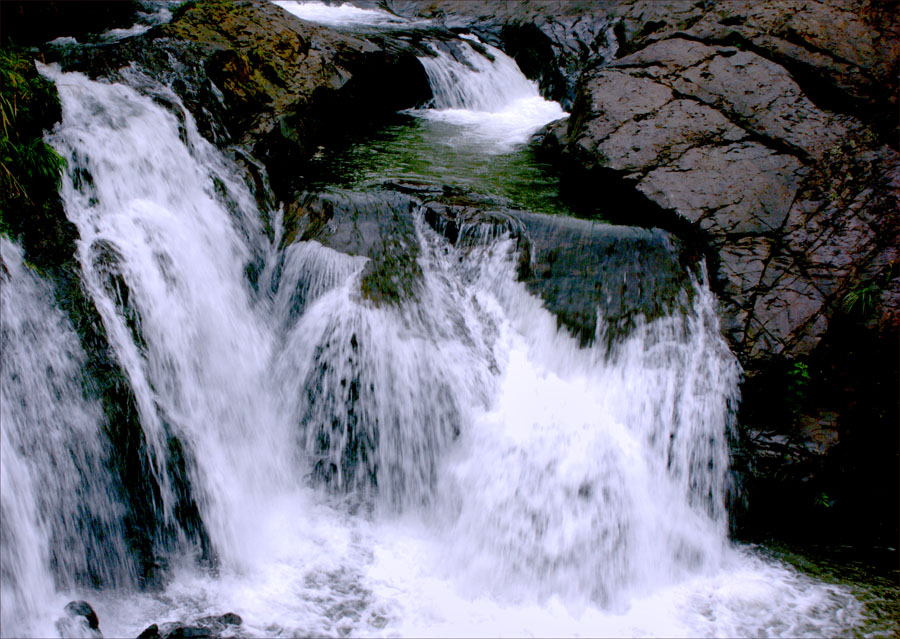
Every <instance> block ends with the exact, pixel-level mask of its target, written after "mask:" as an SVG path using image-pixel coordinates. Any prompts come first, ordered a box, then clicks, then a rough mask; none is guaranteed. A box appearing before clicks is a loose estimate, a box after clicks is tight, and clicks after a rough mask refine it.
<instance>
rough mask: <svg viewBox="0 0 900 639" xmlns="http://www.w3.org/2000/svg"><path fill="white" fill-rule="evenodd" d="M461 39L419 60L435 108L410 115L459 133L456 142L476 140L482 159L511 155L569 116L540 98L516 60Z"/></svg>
mask: <svg viewBox="0 0 900 639" xmlns="http://www.w3.org/2000/svg"><path fill="white" fill-rule="evenodd" d="M462 38H463V39H461V40H458V41H454V42H452V43H441V45H440V46H438V43H432V45H431V49H432V51H433V52H434V56H421V57H419V62H421V63H422V66H423V67H424V68H425V72H426V73H427V74H428V81H429V83H430V85H431V90H432V92H433V94H434V108H432V109H418V110H415V111H413V112H412V113H414V114H415V115H417V116H419V117H423V118H427V119H430V120H435V121H438V122H446V123H448V124H451V125H455V126H458V127H461V129H462V131H461V133H460V134H459V135H458V137H459V138H460V139H465V138H472V137H474V139H475V141H476V143H477V144H478V146H479V147H480V150H481V152H482V153H484V152H487V153H507V152H509V151H510V150H512V149H513V148H514V147H515V146H516V145H518V144H522V143H524V142H526V141H527V140H528V138H529V136H531V135H532V134H533V133H534V132H535V131H537V130H538V129H539V128H540V127H542V126H544V125H545V124H547V123H549V122H553V121H554V120H559V119H560V118H564V117H567V116H568V114H567V113H566V112H565V111H563V110H562V107H560V106H559V103H557V102H552V101H550V100H545V99H544V98H543V97H541V95H540V93H539V92H538V87H537V84H536V83H535V82H533V81H531V80H529V79H527V78H526V77H525V76H524V75H522V72H521V71H520V70H519V67H518V65H516V62H515V60H513V59H512V58H510V57H509V56H508V55H506V54H505V53H503V52H502V51H501V50H500V49H498V48H497V47H493V46H491V45H488V44H483V43H481V42H480V41H479V40H478V38H477V37H475V36H472V35H463V36H462ZM476 47H477V48H479V49H481V50H482V51H483V53H482V52H480V51H478V50H476ZM470 143H471V142H470Z"/></svg>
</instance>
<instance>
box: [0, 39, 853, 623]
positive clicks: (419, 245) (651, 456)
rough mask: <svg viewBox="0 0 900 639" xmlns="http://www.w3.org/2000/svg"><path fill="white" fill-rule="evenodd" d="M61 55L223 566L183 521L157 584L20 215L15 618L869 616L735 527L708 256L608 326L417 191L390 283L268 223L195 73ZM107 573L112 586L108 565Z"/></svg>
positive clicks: (124, 289)
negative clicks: (251, 272)
mask: <svg viewBox="0 0 900 639" xmlns="http://www.w3.org/2000/svg"><path fill="white" fill-rule="evenodd" d="M460 46H462V47H469V45H468V44H467V43H460ZM473 51H474V50H473ZM465 55H468V54H465ZM496 58H497V56H496V54H495V59H496ZM479 64H480V63H479ZM500 65H501V66H502V61H501V63H500ZM492 68H493V67H492ZM44 72H45V73H46V74H47V75H48V76H49V77H50V78H52V79H53V80H54V81H55V82H56V84H57V87H58V88H59V92H60V96H61V100H62V105H63V121H62V124H61V125H60V126H59V127H58V128H57V129H56V130H55V131H54V132H53V134H52V135H51V137H50V140H51V142H52V143H53V144H54V146H55V147H56V148H57V149H58V150H59V151H60V152H61V153H62V154H63V155H64V156H65V157H67V158H68V159H69V167H68V172H67V176H66V180H65V184H64V186H63V189H62V196H63V199H64V202H65V207H66V212H67V215H68V216H69V218H70V219H71V220H72V221H73V222H74V223H75V224H76V225H77V227H78V230H79V234H80V242H79V245H78V260H79V263H80V267H81V271H82V277H83V283H84V286H85V288H86V290H87V291H88V293H89V295H90V296H91V299H92V300H93V302H94V304H95V305H96V307H97V309H98V311H99V313H100V316H101V319H102V321H103V325H104V327H105V330H106V334H107V335H108V336H109V340H110V344H111V346H112V349H113V350H114V352H115V354H116V358H117V360H118V363H119V364H120V366H121V368H122V370H123V372H124V374H125V375H126V377H127V382H128V384H129V385H130V387H131V389H132V391H133V393H134V396H135V399H136V404H137V406H138V410H139V412H140V423H141V428H142V429H143V435H144V437H145V439H146V441H147V447H148V453H147V454H148V455H149V457H150V464H149V465H148V468H149V469H150V472H152V473H153V474H154V476H155V479H156V481H157V483H158V484H159V486H160V487H161V488H160V490H161V505H160V509H159V512H158V513H157V514H156V516H157V517H159V518H160V519H161V520H162V521H164V522H167V525H170V526H172V527H175V528H177V527H179V526H181V525H182V522H181V521H180V520H179V518H178V516H177V513H176V512H174V511H175V510H177V508H176V506H175V504H176V503H177V502H178V494H179V493H180V492H184V491H190V493H191V495H190V496H191V498H192V499H193V500H194V501H195V502H196V504H197V508H198V510H199V516H200V518H201V519H202V522H203V525H204V527H205V529H206V532H207V534H208V536H209V541H210V545H211V547H212V554H213V556H214V557H213V564H214V567H215V569H210V566H209V565H208V564H202V563H198V562H197V561H196V558H195V553H196V549H195V548H193V547H192V543H193V542H192V541H191V537H190V535H189V534H188V531H183V534H181V535H180V536H178V535H176V542H175V543H174V544H173V545H172V546H169V547H165V548H155V549H154V552H157V553H160V554H165V555H167V559H169V560H170V565H171V566H172V567H171V570H170V572H169V573H168V575H167V583H166V585H165V588H164V590H163V591H161V592H159V593H152V592H141V591H140V590H137V589H136V588H135V587H134V583H133V574H132V573H133V569H132V568H131V566H130V561H129V557H128V548H127V540H122V539H121V533H120V528H119V526H118V523H117V522H118V520H119V518H120V516H121V515H120V513H119V512H118V510H117V505H116V503H114V502H113V501H111V498H110V496H111V495H114V494H116V487H115V486H114V485H113V484H114V482H113V480H112V479H110V477H112V475H111V474H110V473H109V472H108V470H107V469H106V465H107V464H108V460H107V452H106V451H107V448H106V444H105V443H104V442H105V441H106V438H105V435H104V433H103V432H102V431H103V420H102V417H101V413H100V410H99V408H98V407H97V406H96V405H94V404H92V403H91V401H88V400H85V398H84V394H83V393H82V392H81V390H80V388H79V383H80V375H81V374H82V373H81V372H80V371H81V369H80V367H81V361H82V356H81V355H79V350H78V345H77V337H76V336H75V334H74V332H73V330H72V329H71V328H70V327H68V326H67V324H66V321H65V319H64V316H63V315H62V313H61V312H60V311H59V310H57V309H56V308H55V307H54V304H53V300H52V296H51V294H50V289H49V287H48V286H47V285H45V284H43V283H41V281H40V279H39V278H38V277H37V276H36V275H35V274H34V273H33V272H32V271H31V270H30V269H29V268H28V267H27V266H26V265H25V264H24V263H23V262H22V259H21V256H20V254H19V251H18V249H17V248H15V246H14V245H12V244H10V243H9V242H7V241H6V240H4V241H3V254H2V255H3V264H4V271H3V275H2V277H3V278H4V279H3V307H2V310H3V325H2V329H3V334H2V335H3V342H2V346H3V351H2V356H3V368H2V371H3V375H2V392H3V448H2V452H3V458H2V464H3V480H4V481H3V484H2V491H3V492H2V497H3V502H2V504H3V528H2V531H3V599H4V602H3V627H2V629H0V632H2V634H3V635H4V636H21V635H42V634H45V633H46V629H47V628H52V621H53V619H52V615H53V613H52V612H50V610H53V609H56V610H59V607H60V604H59V602H60V601H65V598H66V597H69V598H75V597H79V598H81V597H83V598H87V599H89V600H90V601H91V602H92V603H93V604H94V605H95V607H96V608H97V611H98V614H99V617H100V623H101V627H102V629H103V631H104V633H106V635H107V636H134V635H136V634H138V633H139V632H140V631H141V630H143V629H144V628H145V627H146V626H147V625H149V624H150V623H155V622H160V621H168V620H175V619H181V620H185V619H192V618H196V617H198V616H202V615H205V614H216V613H221V612H223V611H224V610H226V609H227V610H233V611H235V612H237V613H239V614H240V615H241V616H242V617H243V618H244V626H243V628H242V630H241V632H243V633H245V634H246V635H247V636H323V635H341V636H346V635H397V634H399V635H416V636H422V635H455V636H460V635H477V636H484V635H494V634H514V635H524V634H532V635H553V636H558V635H572V634H590V635H612V636H621V635H629V634H638V635H666V636H671V635H679V636H687V635H751V636H756V635H763V634H766V635H787V636H797V635H828V634H835V633H839V632H846V630H847V629H848V628H850V627H852V626H853V624H854V623H856V621H857V619H858V617H859V614H860V606H859V604H858V603H857V602H856V600H855V599H854V598H853V597H851V596H850V595H849V594H848V593H847V592H846V591H844V590H843V589H841V588H838V587H833V586H824V585H821V584H817V583H815V582H813V581H812V580H809V579H806V578H804V577H801V576H799V575H798V574H796V573H794V572H792V571H790V570H787V569H785V568H783V567H781V566H779V565H775V564H772V563H766V562H764V561H762V560H760V559H757V558H755V557H753V556H752V555H749V554H747V553H745V552H742V551H739V550H736V549H734V548H733V547H732V546H730V544H729V542H728V540H727V535H726V519H727V517H726V512H725V501H726V494H727V491H728V490H729V482H728V478H729V474H728V446H727V438H728V435H729V428H730V421H729V420H730V419H731V414H732V412H733V404H734V402H735V400H736V396H735V389H736V383H737V378H738V374H739V371H738V368H737V365H736V363H735V360H734V358H733V356H732V355H731V354H730V353H729V351H728V349H727V347H726V345H725V343H724V341H723V339H722V337H721V336H720V334H719V328H718V324H717V320H716V313H715V299H714V298H713V296H712V294H711V293H710V292H709V290H708V288H707V287H706V285H705V283H704V281H703V278H702V276H701V275H700V274H697V275H696V276H695V277H693V278H691V277H688V278H686V279H685V280H684V281H683V282H682V286H683V287H684V290H685V291H686V292H690V293H691V295H686V296H685V299H690V300H691V301H690V303H688V304H687V308H688V310H687V312H686V313H682V312H680V311H673V313H672V314H671V315H668V316H663V317H660V318H657V319H654V320H652V321H644V322H639V323H638V326H637V327H636V328H635V329H634V330H633V331H632V332H631V333H630V335H629V336H628V337H627V338H624V339H622V340H620V341H619V342H617V343H614V344H613V345H612V347H611V348H610V349H607V348H606V347H605V346H603V347H601V346H593V347H588V348H582V347H580V346H579V343H578V342H577V340H575V339H573V338H572V337H570V336H569V335H568V334H566V333H565V332H564V331H563V332H560V331H558V330H557V325H556V319H555V317H554V316H553V315H551V314H550V313H549V312H548V311H547V310H545V309H544V308H543V307H542V304H541V303H540V302H539V301H538V300H537V299H536V298H535V297H533V296H532V295H530V294H529V293H528V292H527V290H526V289H525V287H524V285H522V284H521V283H518V282H517V281H516V278H515V271H516V264H517V259H518V256H517V249H516V244H515V242H514V241H513V240H512V239H511V238H509V237H508V236H506V235H502V234H501V235H499V236H492V235H491V234H483V235H481V236H480V238H481V239H480V240H472V241H471V242H469V243H467V244H465V245H462V244H461V245H460V246H456V247H454V246H451V245H450V244H449V243H448V242H447V241H446V240H445V239H444V238H443V237H441V236H439V235H438V234H437V233H435V232H434V231H433V230H432V229H431V228H430V227H428V226H427V225H426V224H425V223H424V221H423V216H422V212H421V211H420V210H418V209H417V208H416V207H415V206H412V209H411V210H410V209H407V210H405V211H403V212H401V213H402V215H406V216H407V217H406V218H404V219H407V220H408V221H409V223H410V224H411V226H412V235H411V237H412V238H413V240H414V243H415V246H416V251H415V269H414V270H415V271H416V273H418V274H419V277H420V279H419V280H418V284H417V285H416V287H415V295H414V296H413V297H412V298H411V299H407V300H406V301H404V302H402V303H399V304H397V305H391V304H388V305H379V304H376V303H373V302H372V301H370V300H368V299H366V297H365V295H363V294H362V288H363V286H362V283H363V281H364V278H365V277H366V269H367V267H368V265H369V261H368V260H367V258H364V257H352V256H348V255H345V254H342V253H338V252H337V251H334V250H332V249H330V248H327V247H325V246H323V245H322V244H320V243H318V242H316V241H297V242H294V243H292V244H289V245H288V246H286V247H285V248H283V249H278V248H277V247H278V245H279V241H280V239H281V238H280V236H277V237H276V238H275V241H274V242H270V241H269V240H268V239H267V238H266V236H265V233H264V231H263V228H262V224H261V223H260V217H261V212H260V211H258V210H257V209H256V202H255V200H254V199H253V197H252V196H251V194H250V192H249V190H248V189H247V187H246V186H245V184H244V182H243V179H242V177H241V173H240V171H239V170H238V168H237V167H236V166H235V165H234V164H232V163H231V162H229V161H228V160H226V159H225V158H224V157H223V156H222V155H221V154H219V153H218V152H217V151H216V150H215V149H214V148H213V147H211V146H210V145H209V144H208V143H206V142H205V141H204V140H203V139H202V138H201V137H200V136H199V135H198V134H197V131H196V128H195V126H194V124H193V120H192V118H191V116H190V114H188V113H186V112H184V111H183V108H182V107H181V106H180V102H179V101H178V100H177V98H175V96H174V95H171V94H169V93H168V92H167V91H166V90H165V89H163V88H157V89H153V90H154V91H157V92H158V93H159V94H160V95H158V96H157V98H160V97H162V98H164V99H157V100H156V101H154V100H153V99H152V98H150V97H147V96H145V95H141V94H139V93H138V92H137V91H135V90H133V89H131V88H128V87H126V86H123V85H119V84H103V83H98V82H94V81H90V80H88V79H86V78H85V77H83V76H81V75H78V74H72V73H60V72H59V71H57V70H54V69H45V71H44ZM507 72H508V70H503V71H502V73H507ZM467 77H469V76H465V75H459V76H457V78H456V81H457V82H460V81H461V82H467V80H466V78H467ZM522 80H524V78H523V79H522ZM518 82H519V84H521V81H518ZM523 86H524V85H523ZM143 88H144V90H147V85H146V82H145V83H144V85H143ZM470 88H471V87H470ZM481 90H482V89H477V88H471V90H468V89H467V91H468V92H469V93H471V94H472V95H476V94H478V92H479V91H481ZM459 93H460V94H463V93H466V92H465V91H461V92H459ZM526 99H530V98H526ZM160 103H164V104H169V105H174V106H173V108H172V109H171V110H166V109H165V108H164V107H163V106H161V105H160ZM458 106H462V107H465V106H467V105H466V104H462V105H458ZM461 110H465V109H461ZM516 135H518V134H516ZM510 139H511V138H510ZM515 139H518V138H515ZM507 141H509V139H507ZM379 197H381V196H379V195H377V194H369V195H367V196H366V198H369V199H366V200H365V201H366V202H368V204H365V206H370V205H371V206H378V205H379V204H378V203H379V202H381V201H382V200H380V199H379ZM370 200H371V201H370ZM358 206H359V207H362V206H363V205H362V204H360V205H358ZM394 212H395V213H396V211H394ZM472 237H473V238H477V237H479V236H478V234H473V235H472ZM674 259H676V257H675V256H674V255H673V260H674ZM251 264H255V265H260V264H261V265H262V267H261V269H260V270H259V273H260V275H259V277H258V288H256V287H254V286H251V285H250V284H249V282H248V279H247V276H246V274H247V271H248V265H251ZM599 324H600V327H601V330H602V327H603V321H602V318H600V322H599ZM598 343H602V340H598ZM45 371H49V373H45ZM28 380H30V381H28ZM26 383H27V385H26ZM35 399H38V401H34V400H35ZM173 441H174V442H178V446H177V447H175V448H173ZM111 444H112V445H115V442H111ZM31 449H33V450H35V451H38V452H37V453H36V454H30V450H31ZM176 450H177V451H180V453H179V455H180V456H181V457H182V458H183V463H184V465H185V467H186V469H187V477H186V478H185V482H186V483H179V481H178V480H176V479H173V477H172V474H171V472H170V468H171V464H172V461H173V460H172V457H173V455H174V454H175V452H174V451H176ZM83 477H88V478H90V479H91V481H90V482H88V483H87V484H84V483H83V482H81V478H83ZM51 481H56V482H58V484H54V491H55V494H54V495H53V496H52V500H51V502H45V501H43V500H44V499H45V497H44V496H42V494H41V493H42V492H48V491H47V488H48V486H49V485H50V484H48V482H51ZM85 522H94V523H93V524H91V525H90V526H84V525H81V529H80V530H78V532H77V533H76V529H77V528H78V526H75V524H76V523H79V524H84V523H85ZM73 526H74V527H73ZM23 540H27V543H24V542H23ZM101 543H102V544H103V550H102V552H101V551H98V550H96V549H97V548H99V544H101ZM54 553H55V555H54ZM179 560H180V561H179ZM85 571H88V572H90V573H91V574H93V573H97V574H100V575H102V577H103V579H102V580H100V581H102V582H103V584H104V585H105V587H104V588H103V589H102V590H99V591H89V590H85V589H86V588H90V586H91V585H92V584H90V583H85V582H86V581H88V582H89V581H90V580H89V579H88V580H85V578H84V574H83V573H84V572H85ZM54 606H55V608H54Z"/></svg>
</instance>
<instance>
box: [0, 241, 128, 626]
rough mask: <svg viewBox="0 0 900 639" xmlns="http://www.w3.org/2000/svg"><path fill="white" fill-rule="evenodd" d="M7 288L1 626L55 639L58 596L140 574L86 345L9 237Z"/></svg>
mask: <svg viewBox="0 0 900 639" xmlns="http://www.w3.org/2000/svg"><path fill="white" fill-rule="evenodd" d="M0 284H2V286H0V349H2V350H0V352H2V356H3V359H2V373H0V436H2V442H0V460H2V461H0V487H2V491H0V531H2V538H0V562H2V573H0V574H2V576H3V579H2V583H0V593H2V600H3V607H2V617H0V628H2V632H3V634H4V635H5V636H17V635H18V634H19V633H21V635H30V636H39V637H40V636H43V637H46V636H52V635H53V633H54V632H55V629H54V626H53V623H52V620H53V616H52V615H53V614H54V613H58V612H59V610H60V609H61V606H62V605H63V604H65V599H61V598H60V597H58V596H57V595H56V589H57V588H60V589H62V590H67V589H70V588H72V587H73V586H74V585H75V582H76V580H79V579H82V580H83V579H87V580H96V581H97V582H98V583H103V584H105V585H107V586H110V587H113V588H115V587H128V586H130V585H131V584H132V582H133V579H134V572H133V568H132V567H131V565H130V563H131V562H130V560H129V557H128V553H127V551H126V546H125V540H124V538H123V534H122V529H121V518H122V516H123V514H124V513H123V512H122V511H123V508H122V506H121V505H120V504H119V503H117V498H116V492H115V488H114V486H113V483H112V479H111V474H110V469H109V467H108V465H107V461H108V460H107V455H108V452H107V450H106V447H105V446H104V436H103V433H102V426H103V423H104V419H103V415H102V412H101V409H100V407H99V405H97V403H96V402H92V401H90V400H87V399H86V398H85V395H84V393H85V391H84V388H83V387H82V375H83V372H82V366H83V365H84V361H85V358H84V353H83V352H82V350H81V346H80V344H79V342H78V337H77V335H76V334H75V331H74V329H73V327H72V325H71V323H70V322H69V321H68V319H67V318H66V316H65V315H64V314H63V313H62V312H61V311H60V310H58V309H57V308H56V307H55V301H54V299H53V293H52V290H51V288H50V286H49V285H48V284H47V283H45V282H44V281H42V280H41V278H40V277H39V276H38V275H37V274H36V273H34V272H33V271H32V270H31V269H30V268H28V267H27V266H26V265H25V264H24V262H23V260H22V255H21V251H20V250H19V249H18V248H17V247H16V246H15V245H14V244H12V243H11V242H10V241H9V240H7V239H6V238H5V237H3V238H0Z"/></svg>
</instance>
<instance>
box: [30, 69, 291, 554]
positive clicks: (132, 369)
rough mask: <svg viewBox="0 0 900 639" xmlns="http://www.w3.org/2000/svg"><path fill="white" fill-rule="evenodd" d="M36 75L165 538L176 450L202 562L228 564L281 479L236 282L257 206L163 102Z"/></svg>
mask: <svg viewBox="0 0 900 639" xmlns="http://www.w3.org/2000/svg"><path fill="white" fill-rule="evenodd" d="M46 73H47V75H48V76H49V77H51V78H52V79H54V80H55V81H56V82H57V84H58V86H59V89H60V91H59V92H60V98H61V101H62V108H63V123H62V126H61V127H59V129H58V130H57V131H56V132H55V133H54V135H53V136H52V137H51V140H52V142H53V144H54V145H55V146H56V147H57V148H58V149H59V150H60V152H61V153H62V154H63V155H64V156H65V157H67V158H68V159H69V167H68V175H69V178H70V179H69V180H67V181H66V184H65V185H64V187H63V189H62V197H63V200H64V202H65V207H66V213H67V215H68V217H69V219H70V220H72V221H73V222H74V223H75V224H76V225H77V227H78V231H79V235H80V238H81V242H80V243H79V250H78V259H79V262H80V264H81V267H82V271H83V276H84V282H85V285H86V287H87V289H88V291H89V292H90V294H91V296H92V297H93V300H94V302H95V304H96V305H97V308H98V310H99V312H100V314H101V317H102V319H103V322H104V326H105V327H106V330H107V333H108V334H109V335H110V338H111V341H112V343H113V347H114V349H115V352H116V354H117V356H118V358H119V360H120V362H121V363H122V366H123V368H124V371H125V373H126V375H127V376H128V380H129V382H130V384H131V387H132V389H133V391H134V393H135V397H136V400H137V404H138V408H139V411H140V421H141V425H142V427H143V429H144V435H145V438H146V440H147V442H148V447H149V449H150V451H151V452H150V454H151V458H152V468H153V470H154V473H155V476H156V479H157V481H158V483H159V484H160V485H161V486H162V488H163V495H162V498H163V513H162V516H163V518H164V519H165V520H166V521H167V522H168V525H171V526H177V525H178V522H177V520H176V513H175V500H176V494H177V492H178V491H179V490H183V487H179V486H177V485H174V484H173V482H172V479H171V478H170V476H169V473H168V471H167V467H168V465H169V464H170V463H171V461H172V460H171V454H172V453H171V447H172V444H171V442H172V441H173V439H174V441H177V442H178V447H179V448H180V449H181V450H182V451H183V455H184V456H185V458H186V459H187V465H188V469H189V473H190V483H191V485H192V486H193V487H194V492H193V495H192V497H193V498H194V500H195V501H196V502H197V503H198V506H199V508H200V510H201V515H202V517H203V521H204V523H205V524H206V526H207V528H208V529H209V532H210V536H211V541H212V544H213V548H214V551H215V552H216V553H217V555H218V558H219V559H221V560H222V561H224V562H226V563H228V562H240V561H241V560H242V558H244V557H245V555H246V553H245V552H244V550H243V549H245V548H248V547H252V546H253V536H254V530H253V521H254V511H255V508H256V507H257V505H258V504H259V503H261V502H262V500H263V495H268V494H270V493H271V492H272V491H273V490H276V491H277V490H279V489H281V488H282V487H285V486H289V485H291V484H292V482H293V481H294V478H293V476H292V467H291V465H292V460H291V459H290V446H287V445H284V444H285V441H286V440H287V439H288V438H289V436H288V434H287V433H286V432H285V425H284V420H283V419H280V417H279V416H278V414H277V405H278V403H277V401H276V397H275V396H274V390H275V389H273V388H272V386H271V385H269V384H268V380H267V377H266V369H267V365H268V361H269V359H270V357H271V351H272V348H273V344H272V338H271V335H270V331H269V330H268V327H267V326H266V325H265V323H261V322H260V321H259V317H258V315H257V314H256V313H255V312H254V308H253V304H254V302H253V300H252V299H251V287H250V285H249V283H248V282H246V280H245V277H244V276H245V272H246V268H247V266H248V264H249V263H250V262H251V261H252V260H253V259H255V255H254V251H259V250H263V249H262V248H260V247H261V246H262V242H263V241H264V238H265V236H264V234H263V231H262V226H261V220H260V217H259V214H258V212H257V210H256V202H255V200H254V198H253V197H252V195H251V193H250V191H249V189H248V187H247V186H246V185H245V184H244V182H243V181H242V179H241V178H240V176H239V175H238V172H237V170H236V169H235V168H234V167H233V166H232V165H230V164H228V163H227V162H226V161H225V160H224V158H222V157H221V156H220V155H219V154H218V153H217V152H216V151H215V150H214V149H213V148H212V146H211V145H210V144H209V143H208V142H206V141H205V140H204V139H203V138H202V137H201V136H200V135H199V134H198V133H197V130H196V127H195V125H194V123H193V119H192V118H191V117H190V116H189V115H187V114H185V113H184V111H183V107H181V106H180V104H179V103H178V102H177V99H176V98H175V97H174V95H166V96H164V97H165V98H166V101H165V102H164V103H167V104H175V105H177V106H175V107H173V108H174V109H175V111H174V112H169V111H167V110H166V109H165V108H163V107H162V106H159V105H158V104H156V103H154V102H153V101H152V100H151V99H150V98H147V97H143V96H141V95H139V94H138V93H137V92H136V91H134V90H133V89H130V88H128V87H125V86H123V85H109V84H102V83H97V82H92V81H90V80H88V79H86V78H85V77H83V76H80V75H78V74H61V73H59V72H56V71H53V70H50V69H47V70H46ZM160 91H164V90H163V89H161V88H160ZM260 460H265V462H264V463H261V461H260ZM181 545H182V546H186V545H187V539H186V536H183V539H182V544H181ZM172 550H173V551H176V550H184V551H188V550H189V549H188V548H186V547H183V548H181V549H172Z"/></svg>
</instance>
